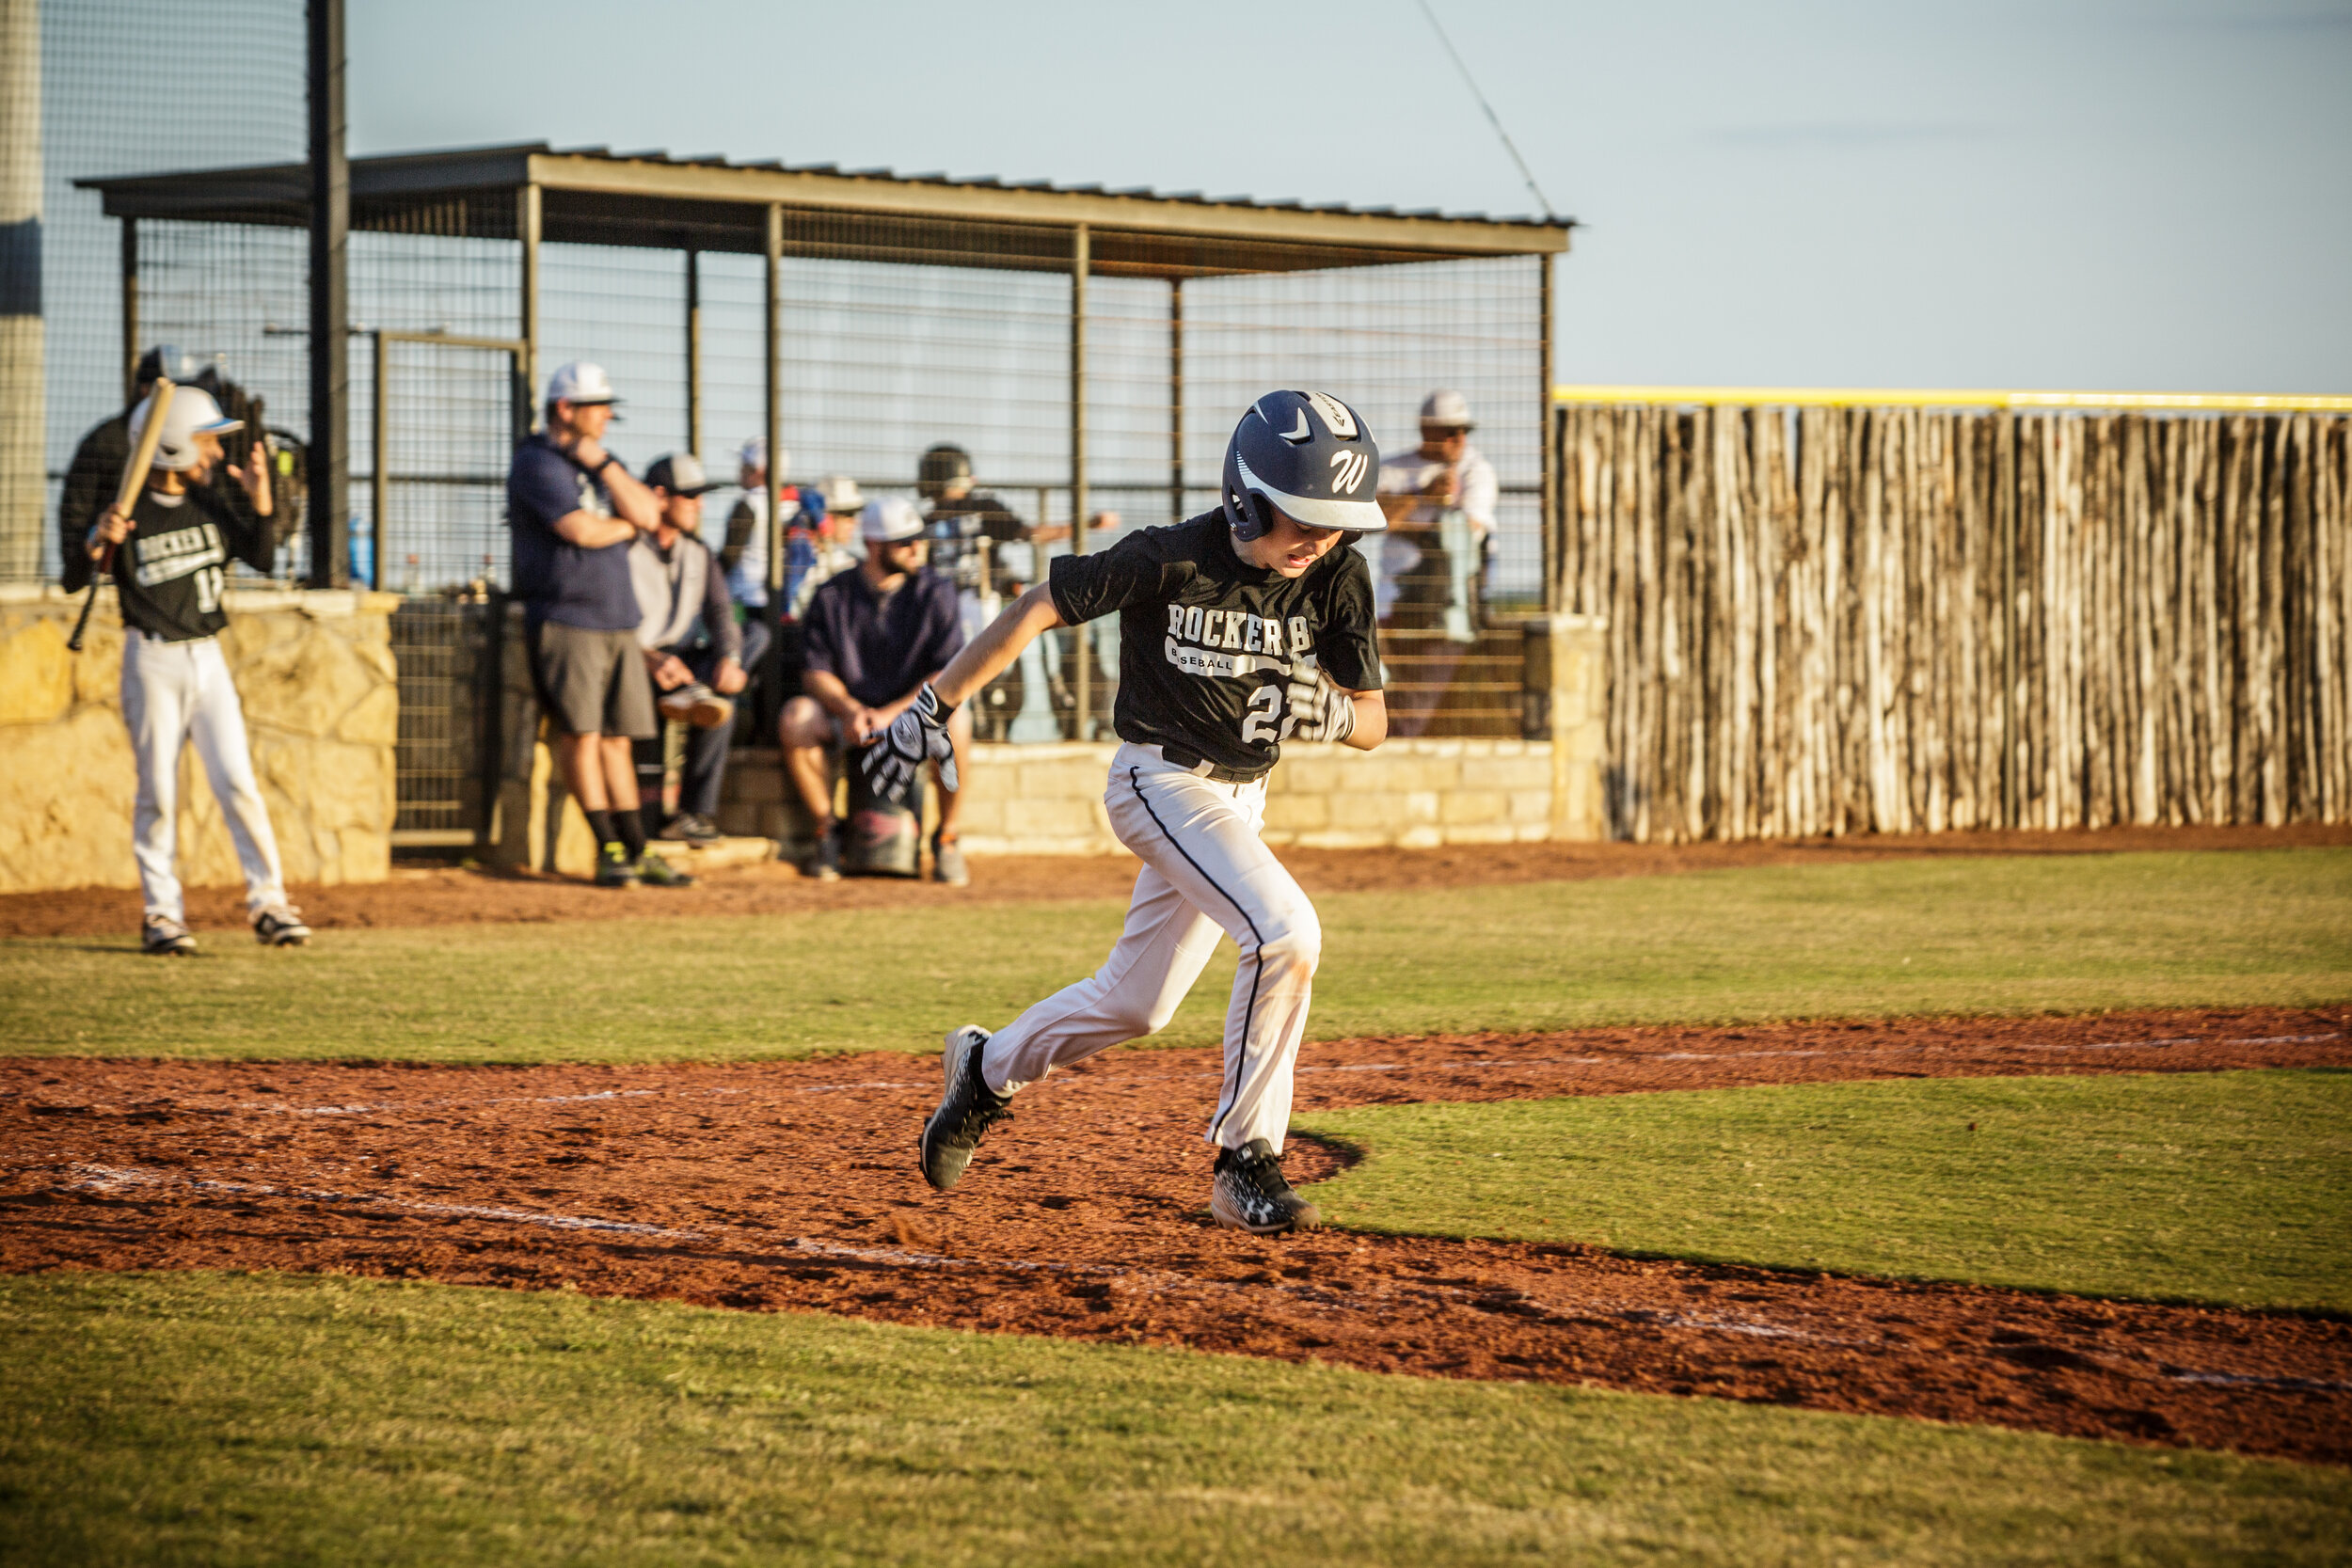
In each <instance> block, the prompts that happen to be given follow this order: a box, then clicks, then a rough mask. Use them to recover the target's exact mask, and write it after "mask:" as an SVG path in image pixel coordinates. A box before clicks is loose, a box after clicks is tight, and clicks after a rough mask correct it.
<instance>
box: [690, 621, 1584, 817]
mask: <svg viewBox="0 0 2352 1568" xmlns="http://www.w3.org/2000/svg"><path fill="white" fill-rule="evenodd" d="M1605 630H1606V628H1605V626H1604V625H1602V624H1601V623H1598V622H1595V621H1592V620H1590V619H1588V618H1584V617H1570V616H1556V617H1554V618H1553V619H1552V620H1551V621H1550V622H1549V624H1548V625H1546V626H1542V627H1539V628H1537V630H1536V631H1535V632H1534V634H1532V635H1531V638H1530V643H1531V647H1530V657H1531V664H1530V669H1531V673H1532V674H1533V675H1534V677H1535V679H1536V680H1537V681H1539V682H1540V683H1541V685H1540V688H1539V689H1540V690H1541V691H1542V693H1543V696H1544V701H1543V708H1544V714H1543V723H1544V726H1545V727H1546V728H1548V730H1549V736H1550V737H1549V738H1548V739H1534V740H1391V741H1389V742H1388V743H1387V744H1385V745H1383V746H1382V747H1381V748H1380V749H1379V750H1378V751H1376V752H1359V751H1355V750H1353V749H1352V748H1349V747H1345V746H1323V745H1302V744H1299V743H1297V742H1293V743H1291V744H1289V745H1286V746H1284V747H1283V749H1282V760H1281V762H1280V763H1279V764H1278V765H1277V766H1276V767H1275V769H1274V773H1273V776H1272V777H1271V778H1270V779H1268V780H1267V783H1266V826H1265V838H1266V842H1268V843H1269V844H1295V845H1299V846H1301V847H1307V848H1333V849H1341V848H1348V849H1353V848H1380V847H1393V848H1406V849H1413V848H1434V847H1438V846H1440V845H1448V844H1511V843H1526V842H1529V841H1533V840H1539V839H1586V840H1590V839H1598V838H1603V837H1605V836H1607V818H1606V816H1605V815H1604V813H1603V799H1602V793H1601V770H1602V762H1603V757H1602V752H1601V747H1602V744H1603V742H1604V739H1605V732H1604V728H1603V724H1602V713H1603V704H1604V702H1605V700H1606V696H1607V688H1606V678H1607V671H1606V668H1605V664H1604V658H1605V641H1604V633H1605ZM1118 749H1119V748H1118V745H1117V743H1116V742H1108V741H1104V742H1083V743H1081V742H1063V743H1060V744H1056V745H1043V746H978V747H976V748H974V756H973V763H972V771H971V777H970V780H969V782H968V783H967V784H966V785H965V788H966V791H967V794H966V797H965V800H964V808H963V843H964V847H966V848H967V849H969V850H970V851H971V852H973V853H974V854H980V855H1103V854H1123V853H1125V851H1124V849H1123V848H1121V847H1120V843H1119V841H1118V839H1117V838H1116V837H1115V836H1113V834H1112V832H1111V828H1110V818H1109V816H1108V814H1107V813H1105V811H1104V807H1103V786H1104V777H1105V774H1106V773H1107V771H1108V769H1109V767H1110V759H1111V754H1112V753H1113V752H1116V751H1117V750H1118ZM926 816H927V818H928V816H930V812H929V811H928V810H927V812H926ZM719 825H720V827H721V828H723V829H724V830H725V831H726V832H730V833H745V834H753V833H756V834H760V835H763V836H765V837H769V838H773V839H778V840H780V841H782V842H784V843H786V844H787V845H791V844H796V843H800V842H803V841H804V840H805V837H806V834H807V817H806V814H805V813H804V812H803V810H802V809H801V807H800V805H799V803H798V801H797V800H793V799H792V798H791V791H790V790H789V788H788V787H787V784H786V781H785V778H784V772H783V768H782V766H781V760H780V758H779V755H778V753H777V752H774V751H773V750H765V751H738V752H736V755H735V763H734V766H733V767H732V768H730V769H729V772H728V776H727V782H726V799H725V801H724V803H723V805H722V807H721V810H720V818H719ZM927 826H928V824H927Z"/></svg>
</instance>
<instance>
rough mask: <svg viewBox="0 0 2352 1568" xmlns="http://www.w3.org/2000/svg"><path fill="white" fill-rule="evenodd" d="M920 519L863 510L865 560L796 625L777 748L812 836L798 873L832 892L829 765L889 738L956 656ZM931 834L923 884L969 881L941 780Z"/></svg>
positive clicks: (960, 746)
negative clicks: (798, 678)
mask: <svg viewBox="0 0 2352 1568" xmlns="http://www.w3.org/2000/svg"><path fill="white" fill-rule="evenodd" d="M923 531H924V525H923V515H922V514H921V513H920V512H917V511H916V510H915V509H914V502H912V501H909V500H904V499H900V498H898V497H896V496H892V497H888V498H886V499H882V500H877V501H869V502H867V503H866V509H865V510H864V511H863V512H862V513H860V514H859V516H858V533H859V535H860V537H862V538H863V539H864V540H865V542H866V559H865V560H864V561H863V562H860V563H859V564H858V566H857V568H856V569H855V570H854V571H848V572H843V573H840V574H839V575H838V576H836V577H834V578H830V579H828V580H827V581H826V583H825V584H824V586H823V587H821V588H819V589H818V590H817V593H816V594H815V596H814V597H812V598H811V599H810V600H809V604H808V610H807V613H806V614H805V615H803V617H802V650H803V657H804V658H805V660H806V668H805V671H804V673H803V676H802V688H803V691H804V692H805V693H806V694H805V695H803V696H799V697H795V698H793V699H792V700H791V701H790V702H789V703H787V704H786V705H785V708H784V714H783V717H782V718H781V720H780V721H778V725H777V730H778V735H777V738H778V739H779V740H780V741H781V742H782V743H783V746H784V761H785V770H786V771H787V773H789V774H790V775H791V778H792V784H793V786H794V787H795V788H796V789H798V790H799V791H800V795H801V800H802V801H803V803H804V804H805V805H806V806H807V807H808V811H809V816H812V817H813V818H815V820H816V824H817V846H816V848H815V849H814V850H813V851H812V852H811V854H810V856H809V859H808V861H807V863H806V864H804V865H803V867H802V869H803V871H804V872H805V873H806V874H808V875H809V876H812V877H816V878H818V879H820V880H824V881H831V880H833V879H834V878H836V877H838V876H840V875H841V847H840V844H839V842H838V840H837V839H836V837H835V835H834V831H833V827H834V824H833V780H832V776H831V768H830V766H829V764H830V761H831V756H832V753H834V752H836V751H838V750H839V749H840V748H841V747H842V746H844V745H850V746H864V745H865V744H866V742H868V741H869V740H871V739H873V738H874V737H875V736H878V735H880V734H882V732H883V731H884V730H886V729H888V728H889V727H890V722H891V721H892V720H894V719H896V718H898V715H899V714H901V713H903V712H905V711H906V710H907V708H908V707H909V706H910V705H912V704H913V703H914V699H915V697H916V696H917V695H918V694H919V693H921V691H922V689H923V685H924V683H925V682H926V681H928V680H930V678H931V677H932V676H934V675H936V674H938V673H940V671H942V670H944V669H946V667H947V661H948V660H949V659H951V658H953V657H955V656H956V654H957V652H958V651H959V650H961V648H962V646H963V625H962V621H961V617H960V616H959V615H958V614H957V612H956V585H955V583H954V582H953V581H951V580H950V579H949V578H948V577H947V575H946V573H945V572H940V571H935V570H933V569H932V568H931V567H930V566H929V565H927V564H925V559H926V556H927V554H928V550H927V542H926V541H925V539H924V537H923ZM948 736H949V738H950V739H952V740H953V742H954V744H955V760H956V764H957V768H958V778H959V780H960V781H961V779H963V778H968V777H970V775H969V773H968V772H964V771H963V769H967V768H970V766H971V760H970V748H971V744H972V721H971V719H970V717H969V716H968V715H966V714H963V713H961V712H959V713H958V715H957V716H956V718H955V719H954V720H952V721H950V722H949V724H948ZM933 772H934V776H935V777H939V778H940V790H939V828H938V831H937V832H934V833H933V834H932V836H931V876H932V878H933V879H935V880H937V881H942V882H947V883H950V884H952V885H955V886H961V885H962V884H963V883H964V882H966V881H968V880H970V874H969V873H968V872H967V871H966V870H965V867H964V863H963V851H962V849H961V848H960V847H957V843H956V837H957V833H956V818H957V816H958V806H959V804H960V803H961V796H960V795H959V794H958V793H957V791H956V790H955V789H952V788H950V787H948V784H947V783H946V777H945V776H944V774H943V773H942V772H941V770H939V769H934V770H933Z"/></svg>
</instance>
